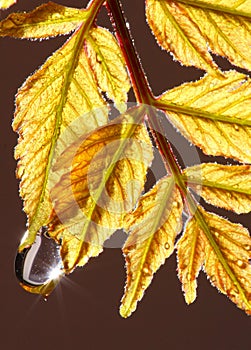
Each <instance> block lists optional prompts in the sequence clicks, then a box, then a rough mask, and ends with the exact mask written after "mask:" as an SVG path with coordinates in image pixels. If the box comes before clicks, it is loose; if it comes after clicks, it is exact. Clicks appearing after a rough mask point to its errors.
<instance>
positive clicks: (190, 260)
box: [177, 218, 205, 304]
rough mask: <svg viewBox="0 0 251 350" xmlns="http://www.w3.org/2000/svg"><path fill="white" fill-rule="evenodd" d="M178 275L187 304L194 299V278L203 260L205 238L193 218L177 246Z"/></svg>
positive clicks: (195, 284)
mask: <svg viewBox="0 0 251 350" xmlns="http://www.w3.org/2000/svg"><path fill="white" fill-rule="evenodd" d="M177 257H178V273H179V279H180V281H181V283H182V289H183V292H184V295H185V300H186V302H187V304H191V303H192V302H193V301H194V300H195V299H196V288H197V282H196V278H197V277H198V274H199V272H200V269H201V268H202V265H203V264H204V260H205V237H204V235H203V233H202V231H201V229H200V226H199V224H198V222H197V221H196V219H195V218H191V219H190V220H189V221H188V223H187V225H186V227H185V230H184V234H183V236H182V238H181V239H180V240H179V242H178V244H177Z"/></svg>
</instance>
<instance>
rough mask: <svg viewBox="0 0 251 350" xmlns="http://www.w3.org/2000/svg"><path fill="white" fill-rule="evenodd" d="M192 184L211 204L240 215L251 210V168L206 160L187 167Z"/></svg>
mask: <svg viewBox="0 0 251 350" xmlns="http://www.w3.org/2000/svg"><path fill="white" fill-rule="evenodd" d="M184 177H185V178H187V181H188V184H189V186H191V187H192V188H193V190H194V191H195V192H196V193H198V194H199V195H200V196H201V197H202V198H203V199H205V200H206V201H207V202H208V203H210V204H213V205H215V206H217V207H221V208H225V209H228V210H232V211H234V212H236V213H238V214H241V213H249V212H250V211H251V167H250V166H249V165H235V166H230V165H222V164H216V163H206V164H200V165H195V166H193V167H190V168H187V169H185V170H184Z"/></svg>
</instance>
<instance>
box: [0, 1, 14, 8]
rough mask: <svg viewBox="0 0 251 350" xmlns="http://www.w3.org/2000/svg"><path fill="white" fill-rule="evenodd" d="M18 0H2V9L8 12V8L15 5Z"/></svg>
mask: <svg viewBox="0 0 251 350" xmlns="http://www.w3.org/2000/svg"><path fill="white" fill-rule="evenodd" d="M16 2H17V0H0V9H1V10H6V9H7V8H8V7H10V6H12V5H14V4H15V3H16Z"/></svg>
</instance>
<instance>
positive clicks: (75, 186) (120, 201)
mask: <svg viewBox="0 0 251 350" xmlns="http://www.w3.org/2000/svg"><path fill="white" fill-rule="evenodd" d="M133 121H134V119H133V118H131V117H129V116H124V117H119V118H118V119H115V120H114V121H113V122H112V123H111V124H108V125H106V126H104V127H102V128H100V129H98V130H96V131H95V132H93V133H91V134H90V135H89V136H88V137H87V138H86V139H84V140H83V141H82V143H81V144H80V145H79V146H78V147H77V150H76V154H75V156H74V158H73V161H72V163H71V168H70V169H69V167H68V162H69V161H70V162H71V160H72V151H71V148H72V147H74V148H75V145H72V146H70V147H69V148H68V149H66V151H65V152H64V154H63V156H62V157H63V158H62V159H63V160H64V161H63V162H62V161H60V164H59V165H57V163H56V165H55V167H56V169H55V171H61V169H62V168H64V169H65V173H64V174H63V175H62V176H61V178H60V179H59V181H58V182H57V183H56V184H55V186H54V188H53V189H52V197H53V198H56V202H55V205H54V210H55V213H54V214H55V215H54V216H53V217H52V218H51V225H50V226H51V235H52V236H53V237H55V238H56V239H57V240H61V241H62V258H63V260H64V264H65V268H66V270H67V271H71V270H72V269H73V268H74V267H75V266H79V265H83V263H85V262H86V261H87V260H88V258H89V256H92V255H93V253H92V250H94V252H95V255H96V254H97V252H99V251H101V250H102V246H103V243H104V241H105V240H106V239H107V238H109V237H110V236H111V234H112V233H114V232H115V231H116V229H119V228H121V227H122V223H123V218H124V215H125V214H126V213H127V212H129V211H131V210H132V208H134V206H135V205H136V202H137V200H138V198H139V196H140V194H141V192H142V190H143V188H144V183H145V180H146V172H147V168H148V166H149V165H150V164H151V162H152V157H153V154H152V148H151V141H150V138H149V136H148V133H147V131H146V128H145V126H144V125H143V124H142V125H137V124H133ZM68 155H69V159H68ZM65 234H66V236H65ZM70 245H74V248H72V247H70ZM69 254H70V255H69Z"/></svg>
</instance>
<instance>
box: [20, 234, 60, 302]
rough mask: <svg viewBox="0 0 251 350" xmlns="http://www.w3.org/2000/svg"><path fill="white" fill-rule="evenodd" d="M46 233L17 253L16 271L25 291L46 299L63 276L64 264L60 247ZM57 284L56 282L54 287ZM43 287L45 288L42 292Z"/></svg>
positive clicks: (39, 235)
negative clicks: (48, 289) (48, 287)
mask: <svg viewBox="0 0 251 350" xmlns="http://www.w3.org/2000/svg"><path fill="white" fill-rule="evenodd" d="M44 233H45V230H44V229H43V230H41V232H40V233H39V234H38V235H37V237H36V239H35V242H34V243H33V244H32V245H31V246H30V247H29V248H26V249H24V250H23V251H22V252H18V253H17V256H16V260H15V271H16V276H17V278H18V280H19V281H20V282H21V285H22V286H23V288H24V289H26V290H28V291H30V292H32V293H38V294H43V295H44V298H45V299H46V297H47V296H48V294H49V293H50V291H51V290H52V289H53V285H52V283H51V282H53V281H57V280H59V278H60V277H61V276H62V275H63V264H62V260H61V257H60V251H59V245H58V244H57V243H56V242H55V241H54V240H53V239H49V238H48V237H46V235H45V234H44ZM49 284H50V291H47V290H46V285H49ZM56 284H57V283H56V282H55V283H54V286H55V285H56ZM43 286H44V287H45V288H44V289H43V290H41V287H43ZM47 292H48V293H47Z"/></svg>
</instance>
